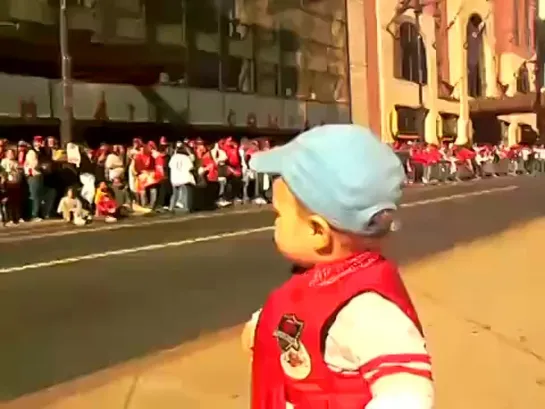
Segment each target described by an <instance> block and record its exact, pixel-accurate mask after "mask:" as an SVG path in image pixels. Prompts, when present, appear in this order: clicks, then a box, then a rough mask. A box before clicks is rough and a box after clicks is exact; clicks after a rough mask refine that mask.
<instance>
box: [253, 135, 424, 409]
mask: <svg viewBox="0 0 545 409" xmlns="http://www.w3.org/2000/svg"><path fill="white" fill-rule="evenodd" d="M346 146H349V147H350V149H348V150H347V149H346ZM250 166H251V167H252V168H253V169H254V170H255V171H256V172H263V173H268V174H276V175H278V176H279V177H278V178H277V179H276V180H275V181H274V183H273V206H274V209H275V211H276V221H275V230H274V240H275V243H276V246H277V248H278V250H279V252H280V253H281V254H282V255H283V256H284V257H286V258H287V259H288V260H289V261H291V262H292V263H294V264H295V265H296V268H294V269H293V271H294V274H293V275H292V276H291V277H290V278H289V279H288V280H287V281H286V282H284V283H283V284H282V285H280V286H279V287H278V288H276V289H275V290H273V291H272V292H271V293H270V294H269V296H268V298H267V299H266V301H265V303H264V305H263V308H262V309H261V310H259V311H258V312H256V313H255V314H254V317H253V318H252V320H250V322H248V324H247V325H246V327H245V330H244V332H243V335H242V340H243V343H244V345H245V346H247V347H249V348H250V349H251V353H252V398H251V408H252V409H288V408H290V409H291V408H294V409H364V408H365V409H392V408H395V409H398V408H403V409H431V408H432V407H433V403H434V402H433V401H434V397H433V396H434V392H433V384H432V373H431V363H430V356H429V354H428V352H427V350H426V344H425V340H424V336H423V331H422V326H421V324H420V321H419V319H418V316H417V313H416V311H415V308H414V306H413V304H412V302H411V300H410V297H409V295H408V293H407V290H406V289H405V286H404V285H403V282H402V280H401V277H400V275H399V273H398V270H397V267H396V265H395V264H394V263H393V262H392V261H390V260H388V259H387V258H385V256H384V255H383V253H382V250H381V247H382V244H383V242H384V240H385V239H386V238H387V237H388V235H389V233H390V231H391V230H392V228H393V222H394V215H395V210H396V207H397V203H398V202H399V200H400V198H401V186H402V184H403V181H404V179H405V172H404V170H403V167H402V165H401V162H400V161H399V159H398V158H397V156H396V155H395V153H394V152H393V151H392V150H391V149H390V147H388V146H387V145H385V144H382V143H381V142H380V139H379V138H378V137H377V136H376V135H374V134H373V133H372V131H370V130H369V129H367V128H363V127H360V126H357V125H324V126H319V127H314V128H312V129H310V130H308V131H306V132H303V133H302V134H300V135H299V136H298V137H296V138H295V139H294V140H293V141H292V142H290V143H288V144H286V145H284V146H282V147H278V148H273V149H271V150H269V151H268V152H260V153H257V154H255V155H254V156H253V157H252V159H251V161H250Z"/></svg>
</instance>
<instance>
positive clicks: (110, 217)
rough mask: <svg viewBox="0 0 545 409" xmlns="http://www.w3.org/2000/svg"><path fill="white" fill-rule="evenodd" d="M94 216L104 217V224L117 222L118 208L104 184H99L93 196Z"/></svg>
mask: <svg viewBox="0 0 545 409" xmlns="http://www.w3.org/2000/svg"><path fill="white" fill-rule="evenodd" d="M95 206H96V215H97V216H99V217H104V218H105V219H104V220H105V221H106V223H114V222H116V221H117V216H118V206H117V203H116V201H115V199H114V198H113V197H112V195H111V194H110V191H109V189H108V185H107V184H106V182H100V185H99V186H98V189H97V191H96V195H95Z"/></svg>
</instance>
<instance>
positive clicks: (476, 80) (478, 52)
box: [466, 14, 486, 98]
mask: <svg viewBox="0 0 545 409" xmlns="http://www.w3.org/2000/svg"><path fill="white" fill-rule="evenodd" d="M483 32H484V29H483V19H482V18H481V17H480V16H479V15H477V14H474V15H472V16H471V18H470V19H469V22H468V23H467V32H466V47H467V77H468V78H467V79H468V81H467V88H468V89H467V92H468V94H469V96H471V97H473V98H478V97H482V96H483V95H484V94H485V92H484V88H485V82H484V81H485V78H486V76H485V64H484V49H483Z"/></svg>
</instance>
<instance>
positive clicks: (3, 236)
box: [0, 208, 263, 243]
mask: <svg viewBox="0 0 545 409" xmlns="http://www.w3.org/2000/svg"><path fill="white" fill-rule="evenodd" d="M261 211H263V209H262V208H256V209H241V210H233V211H229V212H221V213H199V214H191V215H188V216H185V217H175V218H166V219H159V220H148V221H143V220H139V221H135V222H134V223H127V224H124V223H121V224H113V225H112V224H110V225H107V226H96V227H93V226H89V227H82V228H81V229H71V230H62V231H54V232H50V233H37V234H29V235H27V236H18V237H13V236H11V237H10V233H11V232H14V233H23V234H24V233H25V231H24V230H17V227H15V226H14V227H9V229H10V231H9V232H0V243H3V242H6V243H12V242H14V241H26V240H36V239H44V238H47V237H62V236H72V235H74V234H86V233H96V232H101V231H110V230H121V229H130V228H138V227H145V226H153V225H158V224H175V223H185V222H189V221H191V220H196V219H213V218H219V217H225V216H231V215H238V214H248V213H260V212H261ZM57 226H58V225H57ZM12 229H14V230H12Z"/></svg>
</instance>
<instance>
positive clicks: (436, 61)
mask: <svg viewBox="0 0 545 409" xmlns="http://www.w3.org/2000/svg"><path fill="white" fill-rule="evenodd" d="M347 2H348V3H347V8H348V11H349V13H348V14H349V27H350V30H352V28H353V27H356V30H359V31H358V33H357V34H356V35H355V33H354V31H351V32H350V55H351V70H352V111H353V118H354V121H356V122H361V123H365V124H369V125H370V126H371V127H372V128H373V129H374V130H375V131H376V132H377V133H379V134H380V135H381V136H382V139H383V140H384V141H385V142H393V141H394V140H397V139H416V138H418V135H421V138H423V139H425V141H426V142H428V143H439V142H441V141H445V140H449V141H455V142H456V143H457V144H466V143H469V142H471V141H483V142H484V141H486V142H499V141H500V140H503V141H504V142H506V143H509V144H514V143H517V142H520V141H521V140H524V139H525V138H526V139H527V137H525V135H526V136H527V134H528V133H533V134H534V135H535V129H536V115H535V114H534V113H531V111H532V106H533V105H532V103H526V105H524V104H523V105H524V106H520V104H516V103H515V104H514V103H512V101H511V100H516V101H518V100H524V101H529V100H531V99H532V98H534V99H535V96H534V97H531V94H532V93H534V95H535V87H534V83H535V74H534V72H535V68H536V52H535V50H536V46H535V38H534V37H535V35H534V34H535V33H534V19H535V16H536V12H537V10H536V9H537V6H536V0H495V1H487V0H441V1H436V2H418V1H417V0H406V1H403V0H381V2H380V7H379V6H378V2H374V1H370V2H367V1H361V0H347ZM419 33H420V35H419ZM359 38H364V39H365V40H364V45H362V44H361V42H360V41H359V40H358V39H359ZM373 72H374V74H373ZM356 88H357V89H356ZM362 89H365V92H364V91H361V90H362ZM358 92H359V93H360V95H358ZM520 97H522V98H520ZM483 101H484V103H485V105H487V107H488V108H487V109H486V110H483V109H481V105H482V104H480V103H481V102H483ZM510 101H511V102H510ZM419 121H420V122H419Z"/></svg>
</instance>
